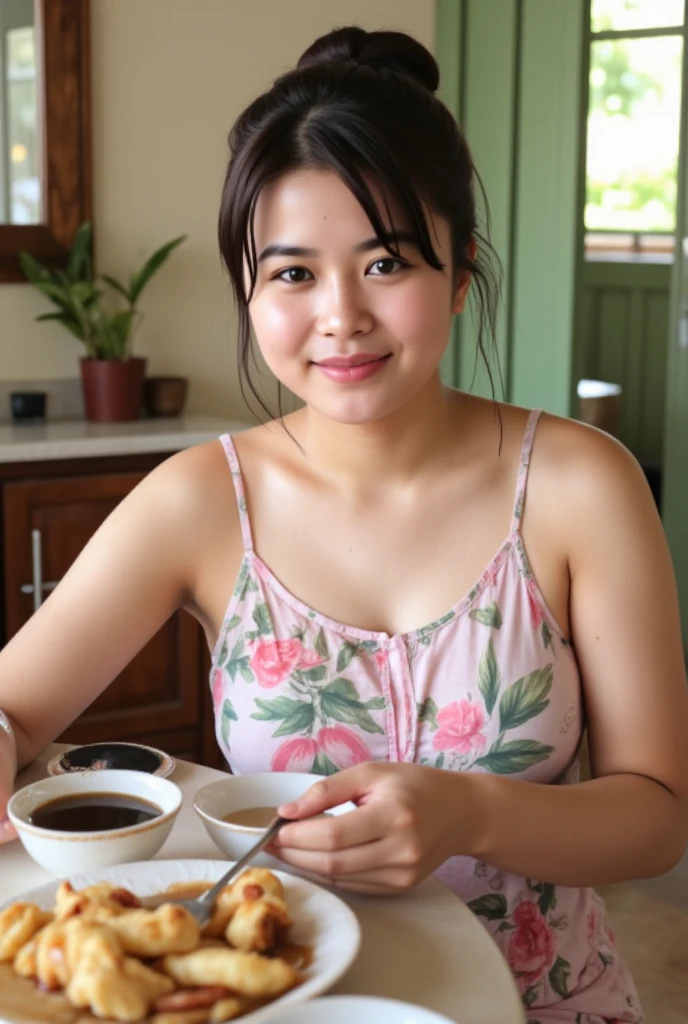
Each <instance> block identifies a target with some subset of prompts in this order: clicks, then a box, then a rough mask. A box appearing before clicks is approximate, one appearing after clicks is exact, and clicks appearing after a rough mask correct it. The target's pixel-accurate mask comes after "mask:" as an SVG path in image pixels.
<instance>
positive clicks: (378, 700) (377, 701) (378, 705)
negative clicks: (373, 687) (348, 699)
mask: <svg viewBox="0 0 688 1024" xmlns="http://www.w3.org/2000/svg"><path fill="white" fill-rule="evenodd" d="M363 707H364V708H367V709H368V711H384V710H385V708H386V707H387V701H386V700H385V698H384V697H371V698H370V700H367V701H366V702H365V704H364V705H363Z"/></svg>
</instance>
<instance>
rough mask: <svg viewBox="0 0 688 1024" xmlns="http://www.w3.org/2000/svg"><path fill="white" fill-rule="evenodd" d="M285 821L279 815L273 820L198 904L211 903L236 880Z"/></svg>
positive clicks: (286, 819)
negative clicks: (228, 884) (229, 883)
mask: <svg viewBox="0 0 688 1024" xmlns="http://www.w3.org/2000/svg"><path fill="white" fill-rule="evenodd" d="M287 821H289V819H288V818H280V817H279V815H278V816H277V817H276V818H274V819H273V820H272V821H271V822H270V824H269V825H268V827H267V828H266V830H265V832H263V834H262V836H261V837H260V839H259V840H258V842H257V843H254V844H253V846H252V847H251V849H250V850H248V851H247V852H246V853H245V854H244V856H243V857H242V858H241V860H238V861H237V862H236V864H233V865H232V867H231V868H230V869H229V871H227V872H226V873H225V874H224V875H223V876H222V878H221V879H220V880H219V882H216V883H215V885H214V886H213V887H212V889H208V890H207V891H206V892H204V893H203V895H202V896H201V897H200V898H199V901H198V902H199V903H213V901H214V900H215V897H216V896H217V894H218V893H219V892H220V890H221V889H224V887H225V886H226V885H227V883H228V882H231V881H232V879H233V878H236V876H237V875H238V874H239V872H240V871H241V870H242V869H243V868H245V867H246V865H247V864H249V863H250V862H251V861H252V860H253V858H254V857H255V856H256V854H257V853H260V851H261V850H262V849H263V847H264V846H267V845H268V843H269V842H271V840H272V839H274V837H275V836H276V835H277V833H278V832H279V830H280V829H281V828H282V825H286V823H287Z"/></svg>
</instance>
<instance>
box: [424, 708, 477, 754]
mask: <svg viewBox="0 0 688 1024" xmlns="http://www.w3.org/2000/svg"><path fill="white" fill-rule="evenodd" d="M437 724H438V726H439V729H438V730H437V732H436V733H435V735H434V737H433V741H432V745H433V747H434V748H435V750H455V751H457V753H459V754H467V753H468V752H469V751H470V750H477V751H481V750H484V749H485V743H486V740H485V737H484V736H483V734H482V732H481V731H480V730H481V729H482V727H483V725H484V724H485V715H484V713H483V709H482V708H481V706H480V705H479V704H473V703H472V701H470V700H457V701H454V703H453V704H447V706H446V707H444V708H442V710H441V711H439V712H438V713H437Z"/></svg>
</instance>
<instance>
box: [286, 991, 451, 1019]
mask: <svg viewBox="0 0 688 1024" xmlns="http://www.w3.org/2000/svg"><path fill="white" fill-rule="evenodd" d="M351 1021H356V1024H454V1021H451V1020H450V1019H449V1017H442V1016H440V1014H439V1013H433V1011H432V1010H426V1009H425V1008H424V1007H423V1006H416V1004H415V1003H400V1002H399V1001H398V1000H397V999H380V998H379V997H377V996H325V998H324V999H314V1000H313V1002H311V1003H309V1004H308V1006H291V1007H290V1006H285V1007H282V1008H280V1007H279V1006H276V1007H274V1008H273V1009H272V1011H271V1013H270V1017H269V1022H270V1024H351ZM266 1024H267V1021H266Z"/></svg>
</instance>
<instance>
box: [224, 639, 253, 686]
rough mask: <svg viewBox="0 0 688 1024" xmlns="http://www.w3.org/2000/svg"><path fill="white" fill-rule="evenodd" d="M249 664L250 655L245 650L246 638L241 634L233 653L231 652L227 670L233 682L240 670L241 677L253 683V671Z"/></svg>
mask: <svg viewBox="0 0 688 1024" xmlns="http://www.w3.org/2000/svg"><path fill="white" fill-rule="evenodd" d="M249 666H250V663H249V658H248V655H247V654H245V652H244V638H243V637H241V636H240V637H239V639H238V640H237V642H236V643H235V645H234V647H233V648H232V653H231V654H230V656H229V660H228V662H227V671H228V672H229V674H230V677H231V679H232V682H234V680H235V679H236V674H237V672H240V673H241V677H242V679H244V681H245V682H247V683H252V682H253V673H252V672H251V669H250V667H249Z"/></svg>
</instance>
